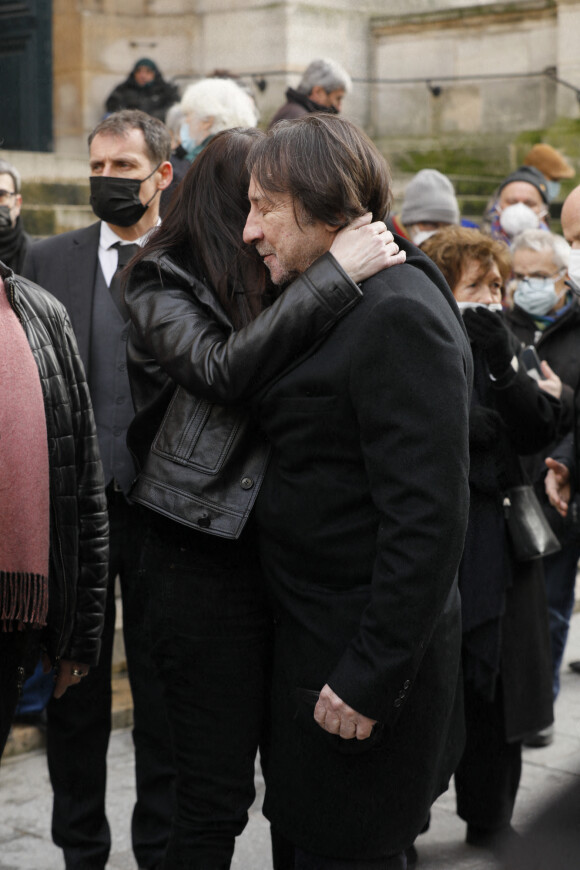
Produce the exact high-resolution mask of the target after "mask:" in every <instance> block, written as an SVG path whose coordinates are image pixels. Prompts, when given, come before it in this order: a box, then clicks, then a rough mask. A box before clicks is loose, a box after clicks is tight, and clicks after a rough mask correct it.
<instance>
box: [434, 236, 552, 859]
mask: <svg viewBox="0 0 580 870" xmlns="http://www.w3.org/2000/svg"><path fill="white" fill-rule="evenodd" d="M423 250H424V251H425V253H426V254H427V255H428V256H429V257H431V259H432V260H433V261H434V262H435V264H436V265H437V266H438V267H439V268H440V269H441V271H442V272H443V275H444V276H445V278H446V279H447V281H448V283H449V286H450V287H451V289H452V291H453V295H454V296H455V299H456V301H457V303H458V305H459V307H460V309H462V313H463V316H464V323H465V327H466V329H467V333H468V335H469V338H470V341H471V346H472V350H473V357H474V387H473V398H472V406H471V412H470V461H471V468H470V479H469V483H470V497H471V506H470V514H469V522H468V529H467V536H466V542H465V549H464V554H463V558H462V562H461V565H460V569H459V585H460V590H461V596H462V619H463V668H464V690H465V720H466V732H467V740H466V746H465V751H464V754H463V757H462V759H461V761H460V763H459V766H458V768H457V771H456V773H455V785H456V791H457V811H458V814H459V815H460V816H461V818H462V819H464V820H465V821H466V822H467V837H466V839H467V842H468V843H470V844H471V845H473V846H479V847H484V848H490V849H494V850H496V849H498V848H501V847H502V846H503V844H504V842H505V840H506V839H509V837H510V836H513V829H512V828H511V818H512V812H513V808H514V804H515V799H516V793H517V790H518V785H519V781H520V773H521V746H522V741H523V740H524V739H525V737H526V736H528V735H530V734H532V733H535V732H536V731H538V730H539V729H541V728H545V727H546V726H548V725H549V724H550V723H551V722H552V692H551V674H550V651H549V636H548V620H547V611H546V599H545V592H544V584H543V575H542V569H541V562H540V561H531V562H518V561H517V560H516V558H515V556H514V552H513V550H512V546H511V542H510V539H509V537H508V533H507V528H506V519H505V516H504V509H503V501H504V497H505V494H506V491H507V490H508V489H509V488H510V487H512V486H517V485H519V484H521V483H523V482H525V479H524V476H523V471H522V469H521V465H520V461H519V456H520V455H525V454H533V453H536V452H538V451H539V450H541V449H542V448H543V447H544V446H545V445H547V444H549V443H550V441H551V440H552V439H553V438H554V435H555V433H556V427H557V422H558V416H559V402H558V401H557V400H556V399H555V398H553V396H551V395H550V394H549V393H548V392H546V391H544V390H542V389H541V388H540V387H539V385H538V383H537V382H536V381H534V380H533V379H532V378H531V377H529V376H528V374H527V373H526V370H525V368H524V366H523V364H521V363H520V361H519V356H520V345H519V342H518V341H517V339H516V338H515V337H514V336H513V335H512V334H511V333H510V332H509V331H508V330H507V328H506V326H505V325H504V317H503V315H502V313H501V302H502V291H503V286H504V283H505V281H506V280H507V278H508V277H509V275H510V271H511V263H510V254H509V251H508V249H507V247H506V246H505V245H504V244H503V243H502V242H498V241H495V240H494V239H491V238H489V237H488V236H485V235H484V234H483V233H481V232H479V231H478V230H472V229H464V228H461V227H448V228H446V229H444V230H440V231H439V232H437V233H435V235H433V236H431V237H430V238H429V239H427V241H426V242H424V244H423ZM544 374H546V375H550V383H549V384H546V386H549V387H550V389H552V388H554V389H556V388H557V379H556V378H555V377H554V376H553V373H551V374H550V371H549V369H546V371H545V372H544ZM554 381H555V382H556V384H555V385H554V383H553V382H554ZM542 383H543V382H542Z"/></svg>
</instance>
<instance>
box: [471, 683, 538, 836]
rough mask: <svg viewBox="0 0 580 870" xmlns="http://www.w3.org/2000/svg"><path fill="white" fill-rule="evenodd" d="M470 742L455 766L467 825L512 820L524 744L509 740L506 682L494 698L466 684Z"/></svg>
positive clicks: (493, 827)
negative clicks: (506, 735)
mask: <svg viewBox="0 0 580 870" xmlns="http://www.w3.org/2000/svg"><path fill="white" fill-rule="evenodd" d="M464 697H465V731H466V743H465V750H464V752H463V755H462V757H461V761H460V762H459V765H458V767H457V770H456V771H455V789H456V792H457V813H458V815H459V816H460V817H461V818H462V819H463V820H464V821H466V822H467V823H468V824H469V825H475V826H476V827H478V828H486V829H488V830H490V831H493V830H498V829H500V828H503V827H505V826H506V825H509V823H510V821H511V818H512V814H513V811H514V804H515V801H516V794H517V791H518V786H519V784H520V777H521V772H522V744H521V742H516V743H508V742H507V741H506V739H505V726H504V712H503V701H502V687H501V683H500V682H499V680H498V683H497V686H496V691H495V697H494V699H493V701H487V700H486V699H485V698H483V697H482V696H481V695H480V694H479V693H478V692H476V691H475V690H474V689H473V687H472V686H471V684H470V683H468V682H466V683H465V685H464Z"/></svg>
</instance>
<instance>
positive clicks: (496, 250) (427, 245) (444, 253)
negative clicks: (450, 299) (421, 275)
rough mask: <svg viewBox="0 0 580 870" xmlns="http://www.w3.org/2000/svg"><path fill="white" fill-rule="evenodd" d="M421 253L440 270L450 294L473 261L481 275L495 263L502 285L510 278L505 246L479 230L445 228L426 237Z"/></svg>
mask: <svg viewBox="0 0 580 870" xmlns="http://www.w3.org/2000/svg"><path fill="white" fill-rule="evenodd" d="M421 250H422V251H424V252H425V253H426V254H427V256H428V257H429V258H430V259H431V260H433V262H434V263H435V265H436V266H437V267H438V268H439V269H440V271H441V272H442V273H443V276H444V278H445V280H446V281H447V283H448V284H449V286H450V287H451V290H453V289H454V288H455V287H456V286H457V284H458V283H459V279H460V278H461V275H462V274H463V271H464V269H465V267H466V266H467V264H468V263H469V262H471V261H473V260H476V261H477V262H478V263H480V264H481V270H482V272H484V271H487V270H488V269H489V268H490V266H491V265H492V264H493V263H495V264H496V265H497V268H498V269H499V273H500V275H501V277H502V281H503V282H504V284H505V282H506V281H507V279H508V278H509V276H510V274H511V269H512V264H511V254H510V250H509V248H508V247H507V245H506V244H504V242H500V241H497V240H496V239H492V238H491V236H486V235H485V234H484V233H482V232H480V230H475V229H468V228H467V227H456V226H449V227H445V228H444V229H441V230H437V232H436V233H434V234H433V235H432V236H429V238H428V239H427V240H426V241H424V242H423V244H422V245H421Z"/></svg>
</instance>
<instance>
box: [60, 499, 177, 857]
mask: <svg viewBox="0 0 580 870" xmlns="http://www.w3.org/2000/svg"><path fill="white" fill-rule="evenodd" d="M107 492H108V497H109V522H110V529H111V532H110V561H109V591H108V596H107V609H106V615H105V627H104V631H103V637H102V646H101V656H100V660H99V664H98V666H97V667H96V668H91V669H90V671H89V674H88V676H86V677H85V678H84V679H83V680H81V682H80V683H79V685H77V686H73V687H71V688H70V689H69V690H68V691H67V692H66V694H65V695H63V697H62V698H60V699H59V700H55V699H54V698H53V699H52V700H51V701H50V703H49V705H48V707H47V714H48V732H47V757H48V766H49V772H50V778H51V783H52V788H53V791H54V803H53V814H52V836H53V840H54V842H55V843H56V845H57V846H60V848H61V849H62V850H63V853H64V859H65V865H66V868H67V870H93V868H94V870H103V868H104V867H105V865H106V863H107V858H108V856H109V851H110V848H111V832H110V828H109V823H108V821H107V817H106V814H105V787H106V779H107V760H106V756H107V747H108V745H109V736H110V733H111V662H112V655H113V640H114V634H115V594H114V583H115V577H116V575H117V574H118V575H119V577H120V581H121V594H122V599H123V635H124V640H125V652H126V654H127V667H128V671H129V680H130V683H131V692H132V695H133V720H134V722H133V743H134V746H135V778H136V789H137V803H136V804H135V808H134V810H133V818H132V822H131V835H132V844H133V852H134V854H135V859H136V861H137V864H138V865H139V866H140V867H155V866H156V865H158V864H159V863H160V861H161V859H162V857H163V855H164V853H165V847H166V845H167V841H168V839H169V831H170V827H171V816H172V809H173V800H174V780H175V771H174V766H173V748H172V745H171V733H170V728H169V723H168V719H167V714H166V712H165V705H164V701H163V691H162V687H161V683H160V682H159V680H158V679H157V677H156V675H155V668H154V665H153V661H152V658H151V652H150V649H149V642H148V639H147V637H146V635H145V633H144V612H143V600H142V595H141V591H140V589H139V588H138V567H139V558H140V552H141V546H142V539H143V525H142V523H143V513H144V512H143V511H142V509H141V508H139V507H135V506H131V505H130V504H129V503H128V502H127V501H126V499H125V497H124V496H123V494H122V493H117V492H112V491H111V488H110V487H109V488H108V490H107Z"/></svg>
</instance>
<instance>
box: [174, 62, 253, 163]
mask: <svg viewBox="0 0 580 870" xmlns="http://www.w3.org/2000/svg"><path fill="white" fill-rule="evenodd" d="M180 105H181V111H182V112H183V116H184V120H183V122H182V124H181V128H180V133H179V138H180V140H181V145H182V147H183V148H184V150H185V152H186V156H187V159H188V160H189V162H190V163H193V161H194V160H195V158H196V157H197V156H198V154H200V153H201V152H202V150H203V149H204V148H205V146H206V145H207V144H208V142H211V140H212V139H213V137H214V136H215V135H216V134H217V133H220V132H221V131H222V130H229V129H231V128H232V127H255V126H256V124H257V123H258V110H257V108H256V104H255V103H254V101H253V99H252V98H251V97H250V96H249V94H248V93H247V91H246V90H245V89H244V88H241V87H240V86H239V85H238V84H236V82H235V81H234V80H233V79H230V78H207V79H201V80H200V81H198V82H194V84H192V85H189V87H188V88H187V89H186V91H185V93H184V94H183V97H182V99H181V104H180Z"/></svg>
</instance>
